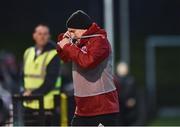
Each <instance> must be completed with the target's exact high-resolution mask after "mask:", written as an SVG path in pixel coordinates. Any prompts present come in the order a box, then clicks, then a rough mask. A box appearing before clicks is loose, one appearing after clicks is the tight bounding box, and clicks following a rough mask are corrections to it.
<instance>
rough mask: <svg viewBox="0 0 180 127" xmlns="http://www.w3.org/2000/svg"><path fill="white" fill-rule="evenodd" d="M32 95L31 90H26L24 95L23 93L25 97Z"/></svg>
mask: <svg viewBox="0 0 180 127" xmlns="http://www.w3.org/2000/svg"><path fill="white" fill-rule="evenodd" d="M30 95H31V91H30V90H26V91H25V92H24V93H23V96H30Z"/></svg>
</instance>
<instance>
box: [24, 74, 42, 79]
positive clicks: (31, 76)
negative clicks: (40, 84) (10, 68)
mask: <svg viewBox="0 0 180 127" xmlns="http://www.w3.org/2000/svg"><path fill="white" fill-rule="evenodd" d="M24 76H25V77H26V78H44V76H42V75H33V74H25V75H24Z"/></svg>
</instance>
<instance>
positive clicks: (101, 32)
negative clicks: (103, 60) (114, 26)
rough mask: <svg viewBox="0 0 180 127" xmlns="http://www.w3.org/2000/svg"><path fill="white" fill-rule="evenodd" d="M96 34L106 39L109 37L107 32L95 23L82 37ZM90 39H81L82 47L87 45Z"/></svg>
mask: <svg viewBox="0 0 180 127" xmlns="http://www.w3.org/2000/svg"><path fill="white" fill-rule="evenodd" d="M95 34H99V35H102V36H104V37H105V38H106V37H107V33H106V31H105V30H104V29H101V28H100V27H99V26H98V25H97V24H96V23H93V24H92V25H91V26H90V27H89V29H88V30H87V31H86V32H85V33H84V34H83V35H82V36H88V35H95ZM88 39H89V38H86V39H81V40H80V45H82V44H85V43H86V42H87V41H88Z"/></svg>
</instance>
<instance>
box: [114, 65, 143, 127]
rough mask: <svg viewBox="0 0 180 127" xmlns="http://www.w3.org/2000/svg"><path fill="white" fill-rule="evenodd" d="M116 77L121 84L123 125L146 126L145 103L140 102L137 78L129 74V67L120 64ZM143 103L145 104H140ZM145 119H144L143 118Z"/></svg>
mask: <svg viewBox="0 0 180 127" xmlns="http://www.w3.org/2000/svg"><path fill="white" fill-rule="evenodd" d="M116 77H118V80H119V82H120V91H121V93H120V104H121V107H120V120H121V124H122V125H144V122H145V120H144V119H145V117H144V114H143V113H142V112H143V111H144V107H143V106H144V105H142V103H143V102H144V101H143V100H142V99H141V100H140V97H139V94H138V86H136V85H137V84H136V82H135V78H134V77H133V76H132V75H131V74H130V73H129V68H128V65H127V64H126V63H125V62H120V63H119V64H118V65H117V69H116ZM140 101H143V102H140ZM143 117H144V118H143Z"/></svg>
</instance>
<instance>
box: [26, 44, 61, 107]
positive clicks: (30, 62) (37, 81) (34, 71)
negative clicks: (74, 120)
mask: <svg viewBox="0 0 180 127" xmlns="http://www.w3.org/2000/svg"><path fill="white" fill-rule="evenodd" d="M56 54H57V52H56V50H55V49H52V50H49V51H45V52H43V53H42V54H41V55H39V56H38V57H37V58H36V59H35V60H34V58H35V47H31V48H28V49H27V50H26V51H25V53H24V88H25V89H26V90H28V89H29V90H32V91H33V90H35V89H38V88H39V87H41V85H43V82H44V81H45V76H46V68H47V66H48V64H49V63H50V61H51V60H52V59H53V57H54V56H55V55H56ZM52 85H55V89H54V90H51V91H50V92H49V93H48V94H46V95H44V99H43V100H44V109H52V108H54V95H59V94H60V89H59V88H60V86H61V78H60V77H58V79H57V82H56V84H52ZM40 94H41V93H40ZM24 106H25V107H28V108H32V109H39V101H37V100H33V101H27V102H24Z"/></svg>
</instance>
